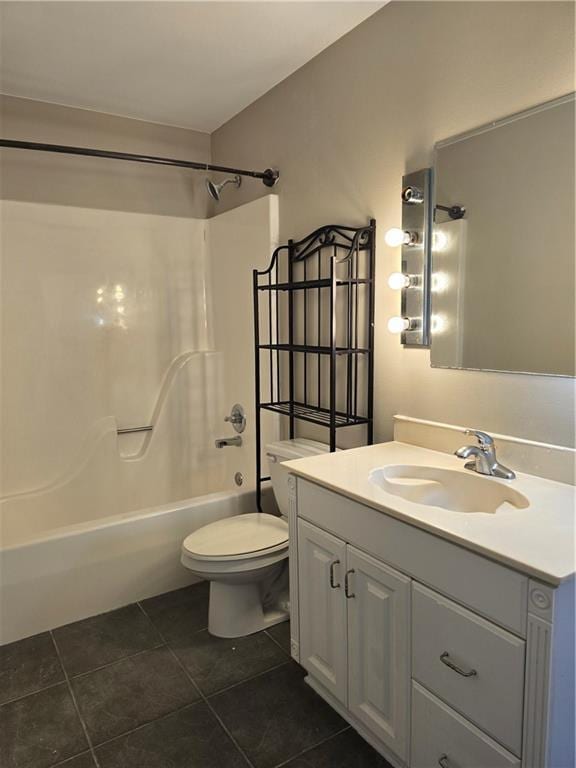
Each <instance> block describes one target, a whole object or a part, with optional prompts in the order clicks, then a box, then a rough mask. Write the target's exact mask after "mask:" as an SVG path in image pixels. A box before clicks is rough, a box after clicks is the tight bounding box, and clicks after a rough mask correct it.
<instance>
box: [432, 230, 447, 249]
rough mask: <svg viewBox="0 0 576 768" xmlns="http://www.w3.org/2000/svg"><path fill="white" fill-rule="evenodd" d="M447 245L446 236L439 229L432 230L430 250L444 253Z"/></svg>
mask: <svg viewBox="0 0 576 768" xmlns="http://www.w3.org/2000/svg"><path fill="white" fill-rule="evenodd" d="M447 245H448V235H447V234H446V232H442V231H441V230H439V229H436V230H434V233H433V235H432V250H434V251H444V250H446V247H447Z"/></svg>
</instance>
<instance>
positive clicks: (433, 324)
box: [430, 315, 448, 335]
mask: <svg viewBox="0 0 576 768" xmlns="http://www.w3.org/2000/svg"><path fill="white" fill-rule="evenodd" d="M447 327H448V323H447V322H446V318H445V317H444V316H443V315H432V317H431V318H430V330H431V331H432V333H433V334H435V335H437V334H439V333H444V331H446V329H447Z"/></svg>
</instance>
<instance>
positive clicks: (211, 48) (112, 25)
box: [0, 0, 385, 132]
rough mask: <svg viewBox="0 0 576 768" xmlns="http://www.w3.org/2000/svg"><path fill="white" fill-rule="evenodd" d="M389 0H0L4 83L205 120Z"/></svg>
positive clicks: (10, 88)
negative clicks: (12, 0) (365, 0)
mask: <svg viewBox="0 0 576 768" xmlns="http://www.w3.org/2000/svg"><path fill="white" fill-rule="evenodd" d="M383 5H385V2H357V1H355V0H350V2H331V1H330V0H326V1H324V2H271V1H270V0H264V1H263V2H169V1H165V2H161V1H156V2H2V3H0V21H1V33H0V34H1V37H0V46H1V47H0V51H1V52H2V53H1V61H0V64H1V69H0V76H1V90H2V91H3V92H4V93H7V94H11V95H13V96H20V97H23V98H28V99H37V100H40V101H49V102H53V103H56V104H65V105H68V106H73V107H83V108H85V109H93V110H97V111H100V112H108V113H110V114H116V115H123V116H126V117H134V118H138V119H141V120H149V121H153V122H158V123H164V124H168V125H177V126H182V127H185V128H193V129H195V130H198V131H206V132H211V131H213V130H215V129H216V128H218V127H219V126H220V125H222V124H223V123H225V122H226V121H227V120H229V119H230V118H231V117H233V116H234V115H235V114H237V113H238V112H240V111H241V110H242V109H244V107H246V106H248V105H249V104H251V103H252V102H253V101H254V100H255V99H257V98H258V97H259V96H261V95H262V94H264V93H266V91H268V90H270V88H272V87H273V86H274V85H276V84H277V83H279V82H280V81H281V80H283V79H284V78H286V77H287V76H288V75H290V74H291V73H292V72H294V71H295V70H296V69H298V68H299V67H301V66H302V65H303V64H305V63H306V62H307V61H309V60H310V59H311V58H313V57H314V56H316V55H317V54H318V53H319V52H320V51H322V50H323V49H324V48H326V47H327V46H329V45H331V43H333V42H334V41H335V40H337V39H338V38H339V37H342V35H345V34H346V33H347V32H348V31H349V30H351V29H352V28H353V27H355V26H357V25H358V24H360V22H362V21H363V20H364V19H366V18H367V17H368V16H370V15H372V14H373V13H375V12H376V11H377V10H378V9H379V8H381V7H382V6H383Z"/></svg>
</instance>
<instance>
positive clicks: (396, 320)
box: [388, 315, 420, 333]
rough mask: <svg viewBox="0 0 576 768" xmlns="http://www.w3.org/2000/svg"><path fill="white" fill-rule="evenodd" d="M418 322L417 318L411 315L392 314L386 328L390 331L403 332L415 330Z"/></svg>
mask: <svg viewBox="0 0 576 768" xmlns="http://www.w3.org/2000/svg"><path fill="white" fill-rule="evenodd" d="M419 326H420V323H419V321H418V319H417V318H413V317H401V316H400V315H394V317H391V318H390V320H388V330H389V331H390V333H405V332H406V331H415V330H417V329H418V328H419Z"/></svg>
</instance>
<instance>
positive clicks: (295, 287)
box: [258, 277, 370, 291]
mask: <svg viewBox="0 0 576 768" xmlns="http://www.w3.org/2000/svg"><path fill="white" fill-rule="evenodd" d="M369 284H370V280H368V279H365V278H358V279H357V280H355V279H352V280H336V287H337V288H341V287H342V286H349V285H369ZM331 285H332V281H331V280H330V278H329V277H327V278H325V279H323V280H299V281H298V282H295V283H269V284H268V283H265V284H264V285H259V286H258V290H259V291H306V290H311V289H313V288H330V286H331Z"/></svg>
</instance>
